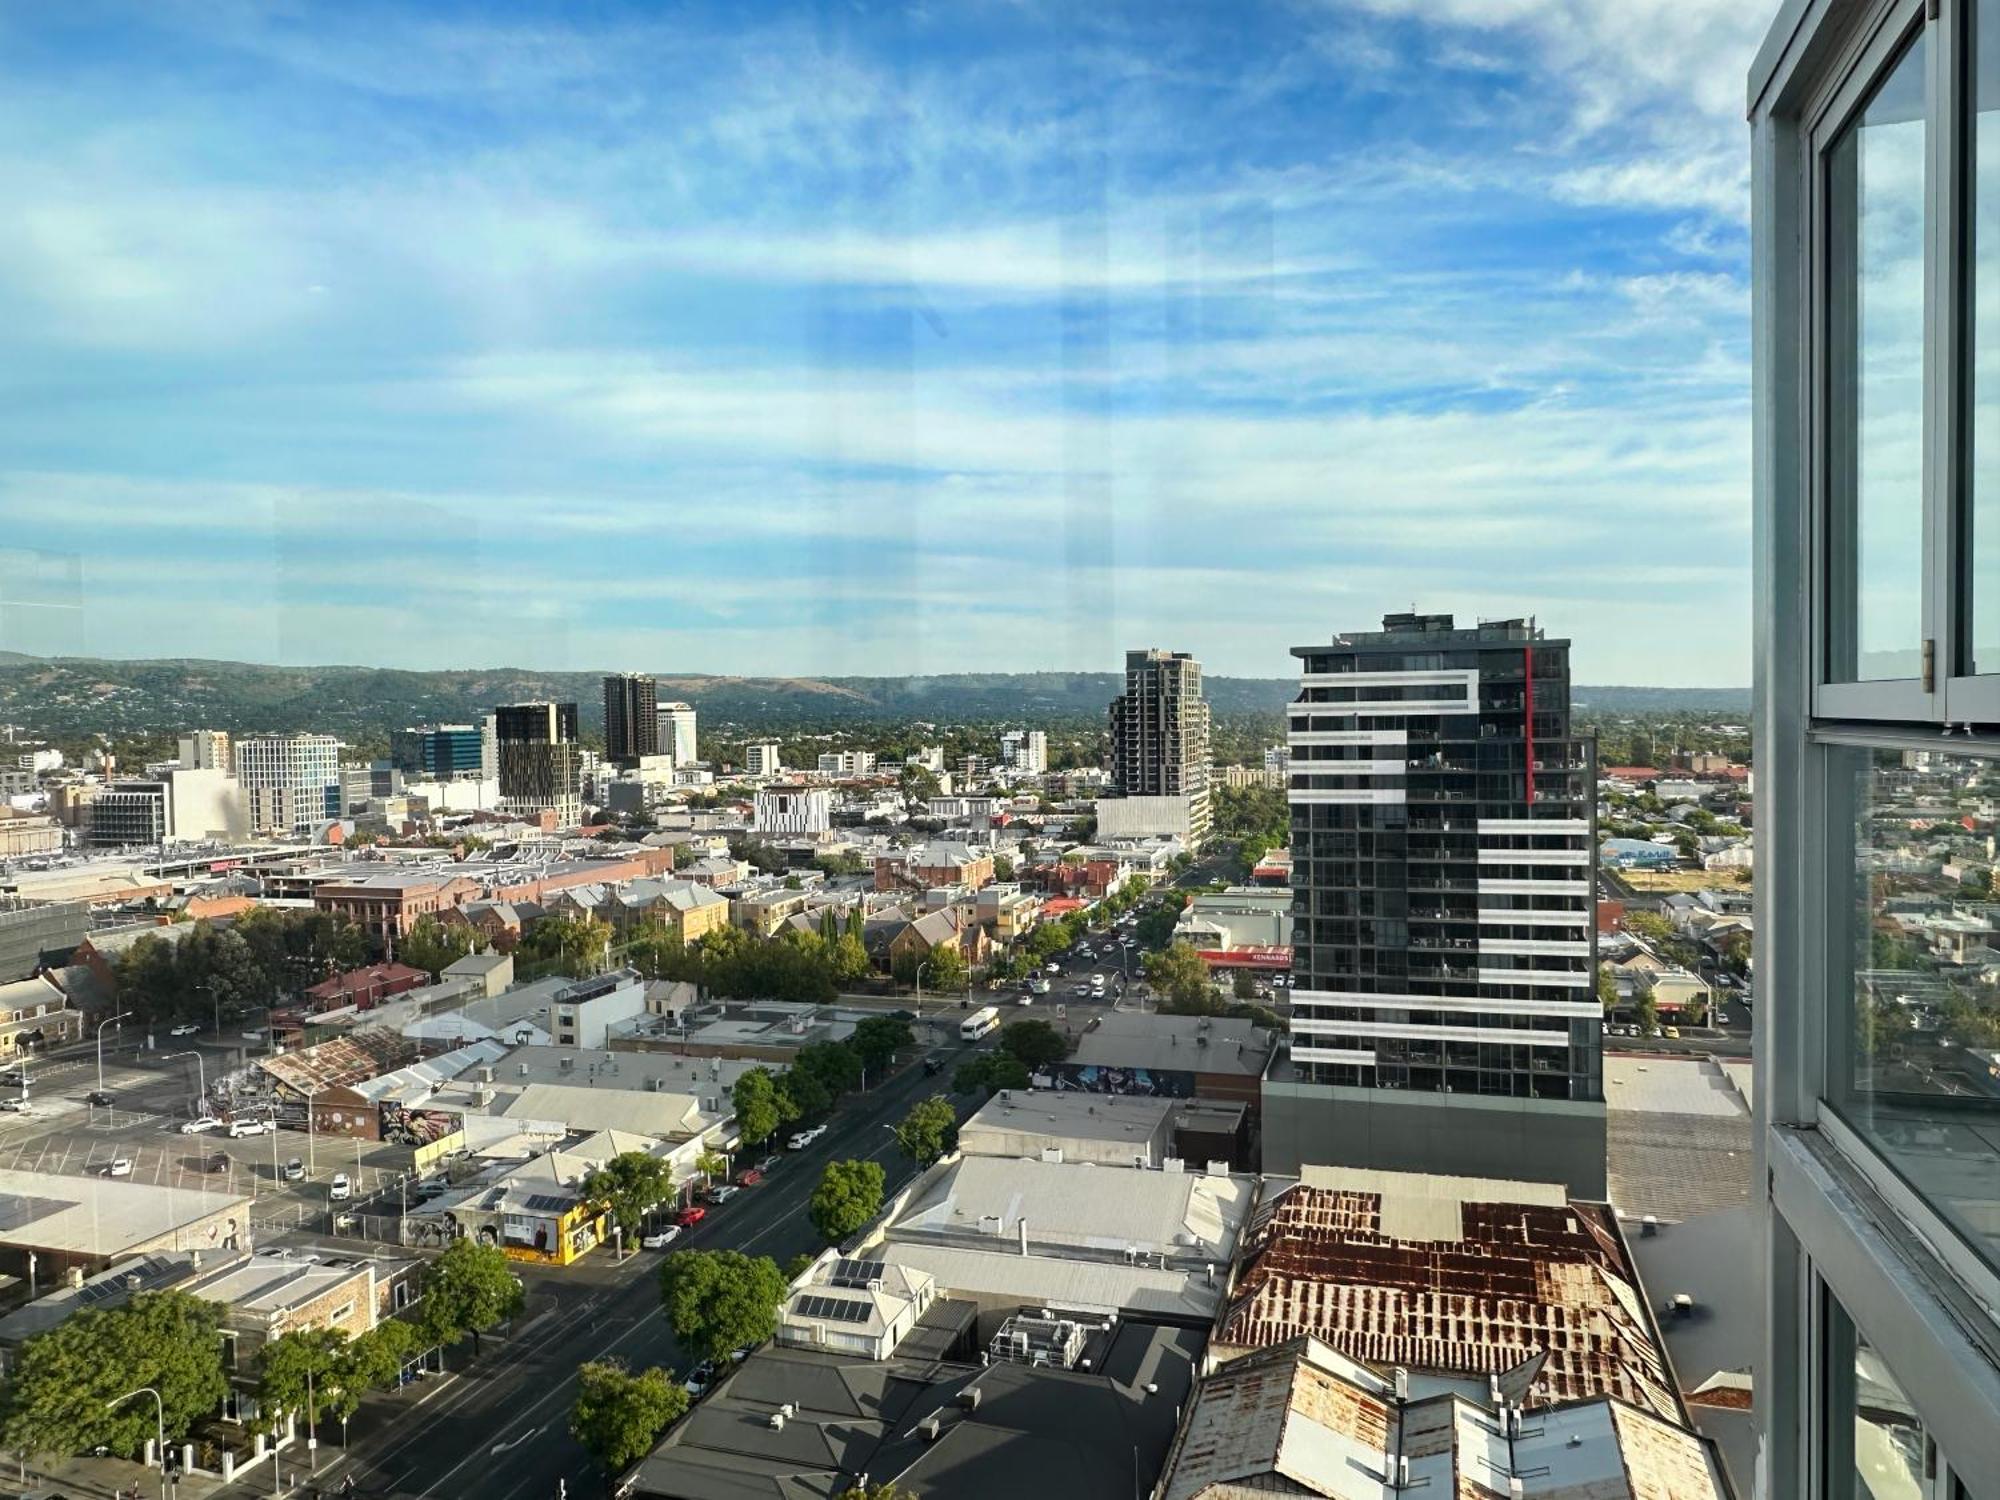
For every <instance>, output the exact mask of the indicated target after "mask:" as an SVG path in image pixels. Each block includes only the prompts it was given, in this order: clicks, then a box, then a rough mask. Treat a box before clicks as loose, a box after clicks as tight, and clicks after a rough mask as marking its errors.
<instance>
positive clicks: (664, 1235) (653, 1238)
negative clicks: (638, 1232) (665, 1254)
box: [639, 1224, 681, 1250]
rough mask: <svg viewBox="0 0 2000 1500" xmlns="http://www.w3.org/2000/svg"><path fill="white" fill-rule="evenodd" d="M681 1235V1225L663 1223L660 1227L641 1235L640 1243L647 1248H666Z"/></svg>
mask: <svg viewBox="0 0 2000 1500" xmlns="http://www.w3.org/2000/svg"><path fill="white" fill-rule="evenodd" d="M680 1237H681V1226H680V1225H678V1224H663V1225H661V1226H660V1227H659V1228H658V1229H649V1230H647V1231H646V1233H645V1235H644V1236H643V1237H641V1239H640V1241H639V1244H640V1246H641V1247H642V1248H644V1249H647V1250H664V1249H666V1248H667V1246H669V1245H671V1244H672V1243H673V1242H674V1241H675V1240H677V1239H679V1238H680Z"/></svg>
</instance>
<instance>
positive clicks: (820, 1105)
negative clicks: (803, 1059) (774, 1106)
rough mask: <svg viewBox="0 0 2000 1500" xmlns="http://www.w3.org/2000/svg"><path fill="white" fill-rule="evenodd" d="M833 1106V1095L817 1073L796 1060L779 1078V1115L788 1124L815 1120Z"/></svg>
mask: <svg viewBox="0 0 2000 1500" xmlns="http://www.w3.org/2000/svg"><path fill="white" fill-rule="evenodd" d="M832 1108H833V1095H832V1094H831V1093H829V1092H828V1091H827V1087H826V1085H825V1084H823V1083H821V1082H820V1081H819V1078H818V1076H817V1075H816V1074H813V1073H808V1072H806V1071H805V1070H804V1069H803V1068H801V1067H799V1065H798V1064H797V1063H796V1062H794V1063H793V1064H792V1066H791V1067H789V1068H787V1069H785V1071H784V1072H783V1073H782V1074H781V1075H780V1076H779V1078H778V1117H779V1119H781V1120H782V1121H784V1122H785V1123H786V1124H788V1125H789V1124H790V1123H791V1122H792V1121H794V1120H813V1119H817V1118H819V1116H821V1115H823V1114H825V1113H826V1112H827V1111H828V1110H829V1109H832Z"/></svg>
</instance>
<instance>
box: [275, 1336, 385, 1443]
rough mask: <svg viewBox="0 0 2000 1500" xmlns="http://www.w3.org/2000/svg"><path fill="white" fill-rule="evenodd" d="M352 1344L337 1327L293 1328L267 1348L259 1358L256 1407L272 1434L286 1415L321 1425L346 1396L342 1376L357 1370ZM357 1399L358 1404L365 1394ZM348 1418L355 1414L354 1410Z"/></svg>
mask: <svg viewBox="0 0 2000 1500" xmlns="http://www.w3.org/2000/svg"><path fill="white" fill-rule="evenodd" d="M347 1342H348V1340H347V1334H346V1333H345V1332H344V1331H343V1330H341V1329H338V1328H294V1329H292V1330H291V1331H290V1332H288V1333H282V1334H280V1335H279V1336H278V1337H277V1338H274V1339H272V1340H271V1341H270V1342H269V1343H268V1344H266V1345H265V1346H264V1347H263V1349H262V1350H261V1351H260V1352H259V1353H258V1356H257V1404H258V1407H259V1409H260V1410H261V1411H262V1412H263V1420H264V1424H265V1427H266V1428H267V1429H273V1430H274V1429H275V1428H276V1427H277V1425H278V1423H279V1422H280V1421H282V1420H283V1417H284V1414H285V1413H286V1412H297V1413H298V1414H299V1415H301V1416H303V1417H304V1418H305V1420H306V1422H307V1423H308V1425H310V1426H314V1427H316V1426H318V1425H319V1418H320V1413H321V1412H323V1411H326V1410H327V1408H328V1407H330V1406H331V1405H333V1403H334V1401H335V1399H336V1398H337V1397H340V1396H343V1395H345V1394H347V1391H346V1385H347V1380H346V1379H343V1377H349V1376H351V1371H352V1368H353V1362H352V1360H351V1358H350V1357H349V1355H348V1352H347ZM352 1394H353V1397H354V1401H355V1404H356V1405H359V1404H360V1399H361V1396H360V1392H359V1391H355V1392H353V1393H352ZM335 1415H339V1413H335ZM347 1415H349V1416H351V1415H353V1408H352V1407H349V1408H348V1410H347Z"/></svg>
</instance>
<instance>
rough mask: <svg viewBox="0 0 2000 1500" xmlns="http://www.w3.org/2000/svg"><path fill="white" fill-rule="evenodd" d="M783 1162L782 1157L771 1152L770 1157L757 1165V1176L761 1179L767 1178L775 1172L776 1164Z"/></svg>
mask: <svg viewBox="0 0 2000 1500" xmlns="http://www.w3.org/2000/svg"><path fill="white" fill-rule="evenodd" d="M783 1160H784V1158H783V1157H782V1156H779V1155H778V1154H777V1153H776V1152H773V1153H772V1154H771V1155H769V1156H767V1157H765V1158H764V1159H763V1160H762V1161H760V1162H758V1163H757V1172H758V1175H760V1176H763V1177H769V1176H770V1175H771V1173H773V1172H774V1171H776V1170H777V1167H778V1163H779V1162H781V1161H783Z"/></svg>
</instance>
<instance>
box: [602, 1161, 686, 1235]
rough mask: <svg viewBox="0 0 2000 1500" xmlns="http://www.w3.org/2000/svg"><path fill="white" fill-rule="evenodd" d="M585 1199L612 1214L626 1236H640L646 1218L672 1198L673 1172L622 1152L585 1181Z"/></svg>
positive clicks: (660, 1162) (655, 1163)
mask: <svg viewBox="0 0 2000 1500" xmlns="http://www.w3.org/2000/svg"><path fill="white" fill-rule="evenodd" d="M583 1191H584V1195H585V1196H586V1197H588V1198H590V1199H591V1200H592V1201H593V1202H597V1203H602V1204H603V1205H604V1206H605V1207H606V1208H608V1209H610V1210H611V1217H612V1218H613V1219H615V1220H616V1221H617V1222H618V1224H619V1226H620V1227H621V1228H622V1229H624V1231H625V1233H626V1235H627V1236H631V1235H635V1234H637V1233H638V1232H639V1229H640V1226H642V1225H643V1224H644V1223H645V1222H646V1215H647V1214H649V1213H651V1212H652V1211H653V1210H654V1209H655V1208H657V1207H659V1205H660V1204H661V1203H663V1202H665V1201H666V1200H667V1199H668V1198H671V1197H672V1196H673V1193H674V1169H673V1168H672V1167H671V1166H669V1165H668V1164H667V1163H666V1162H665V1161H663V1160H662V1159H661V1158H659V1157H657V1156H649V1155H647V1154H646V1153H645V1152H644V1151H621V1152H619V1153H618V1155H616V1156H614V1157H612V1158H611V1160H609V1161H607V1162H605V1163H604V1164H603V1165H601V1166H598V1167H594V1168H592V1169H591V1172H590V1174H589V1175H588V1176H587V1177H585V1178H584V1179H583Z"/></svg>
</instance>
